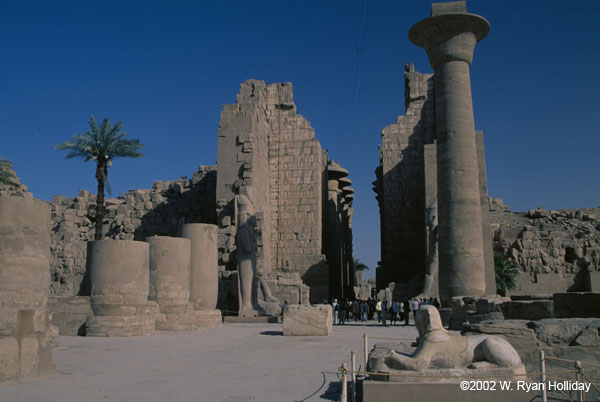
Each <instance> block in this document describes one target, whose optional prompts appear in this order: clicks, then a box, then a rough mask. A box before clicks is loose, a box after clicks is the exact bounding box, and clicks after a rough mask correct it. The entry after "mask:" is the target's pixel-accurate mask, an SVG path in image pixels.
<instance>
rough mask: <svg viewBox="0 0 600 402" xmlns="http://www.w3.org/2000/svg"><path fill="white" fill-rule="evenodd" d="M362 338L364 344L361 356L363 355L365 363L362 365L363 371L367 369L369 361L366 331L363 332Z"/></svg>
mask: <svg viewBox="0 0 600 402" xmlns="http://www.w3.org/2000/svg"><path fill="white" fill-rule="evenodd" d="M364 339H365V346H364V353H363V356H364V359H365V364H364V366H363V371H367V362H368V361H369V354H368V352H369V341H368V338H367V333H366V332H365V336H364ZM365 377H366V375H365Z"/></svg>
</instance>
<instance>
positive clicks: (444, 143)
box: [409, 2, 489, 300]
mask: <svg viewBox="0 0 600 402" xmlns="http://www.w3.org/2000/svg"><path fill="white" fill-rule="evenodd" d="M431 8H432V12H431V14H432V16H431V17H430V18H427V19H424V20H422V21H420V22H418V23H417V24H416V25H415V26H413V27H412V28H411V30H410V32H409V38H410V40H411V41H412V42H413V43H414V44H416V45H417V46H421V47H424V48H425V50H426V51H427V56H428V57H429V62H430V64H431V66H432V67H433V69H434V70H435V75H434V89H435V118H436V139H437V162H438V208H439V283H440V297H441V298H442V299H443V300H448V299H449V298H450V297H452V296H458V295H474V296H477V295H483V294H485V263H484V253H483V240H482V229H481V205H480V197H479V170H478V162H477V148H476V139H475V125H474V121H473V103H472V99H471V82H470V72H469V66H470V64H471V61H472V59H473V50H474V48H475V44H476V43H477V42H478V41H479V40H481V39H483V38H484V37H485V36H486V35H487V34H488V32H489V23H488V22H487V21H486V20H485V19H484V18H482V17H480V16H478V15H474V14H468V13H467V12H466V5H465V2H450V3H434V4H433V5H432V7H431Z"/></svg>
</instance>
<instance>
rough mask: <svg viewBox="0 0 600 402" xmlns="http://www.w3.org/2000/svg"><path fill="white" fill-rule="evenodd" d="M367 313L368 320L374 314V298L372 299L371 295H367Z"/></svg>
mask: <svg viewBox="0 0 600 402" xmlns="http://www.w3.org/2000/svg"><path fill="white" fill-rule="evenodd" d="M368 305H369V315H368V317H367V318H368V319H369V321H370V320H372V319H373V316H374V315H375V300H373V298H372V297H369V303H368Z"/></svg>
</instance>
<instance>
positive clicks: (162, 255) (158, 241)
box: [146, 236, 191, 314]
mask: <svg viewBox="0 0 600 402" xmlns="http://www.w3.org/2000/svg"><path fill="white" fill-rule="evenodd" d="M146 242H147V243H148V244H149V245H150V300H155V301H156V302H157V303H158V307H159V310H160V312H161V313H163V314H166V313H176V314H182V313H185V312H186V310H187V307H188V304H189V301H190V261H191V241H190V240H189V239H182V238H177V237H167V236H155V237H148V238H146Z"/></svg>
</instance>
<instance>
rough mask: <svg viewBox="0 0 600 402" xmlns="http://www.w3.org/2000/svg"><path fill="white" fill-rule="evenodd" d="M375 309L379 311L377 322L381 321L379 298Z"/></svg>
mask: <svg viewBox="0 0 600 402" xmlns="http://www.w3.org/2000/svg"><path fill="white" fill-rule="evenodd" d="M375 310H376V311H377V322H381V301H380V300H379V299H377V304H376V305H375Z"/></svg>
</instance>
